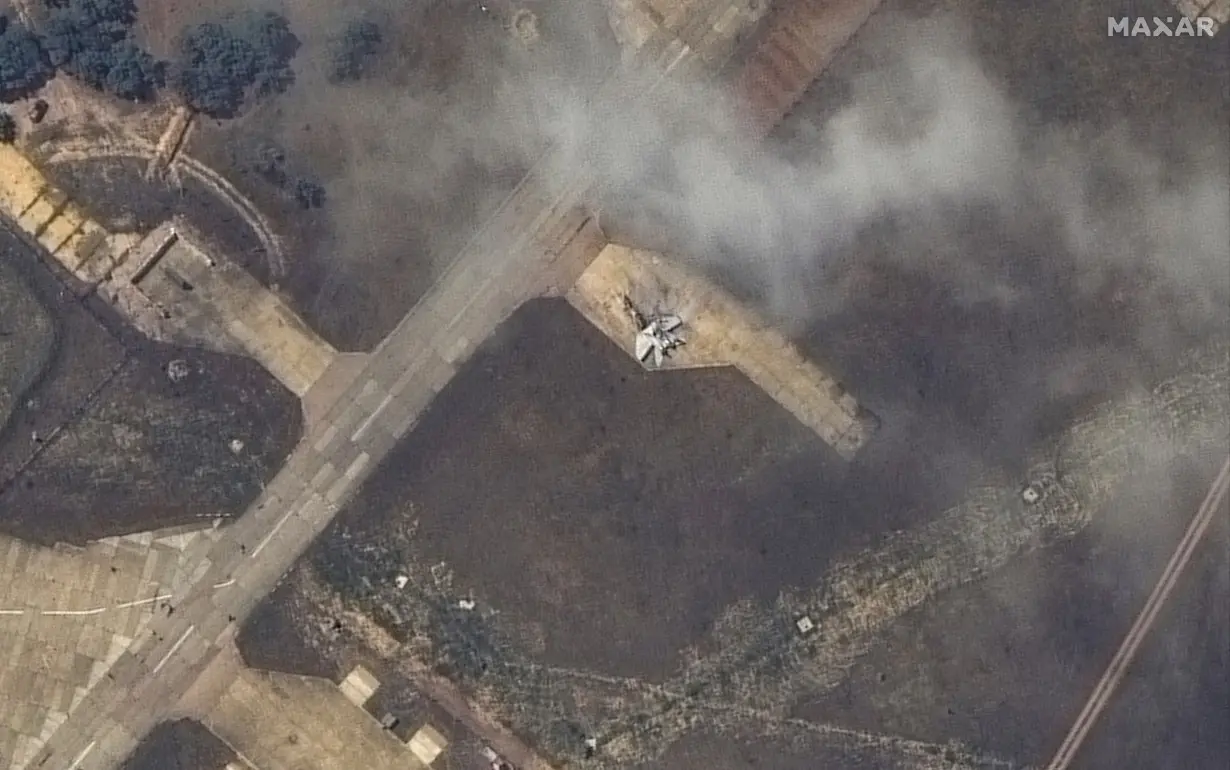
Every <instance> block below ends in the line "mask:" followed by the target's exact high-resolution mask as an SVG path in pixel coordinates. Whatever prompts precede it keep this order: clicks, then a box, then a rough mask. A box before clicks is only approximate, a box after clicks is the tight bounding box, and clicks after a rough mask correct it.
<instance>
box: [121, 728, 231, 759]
mask: <svg viewBox="0 0 1230 770" xmlns="http://www.w3.org/2000/svg"><path fill="white" fill-rule="evenodd" d="M236 759H238V757H237V756H236V755H235V752H234V751H232V750H231V748H230V747H229V746H227V745H226V744H225V743H223V742H222V741H221V740H220V739H219V738H218V737H217V736H215V735H214V734H213V733H211V732H210V731H209V729H208V728H206V727H205V726H204V725H202V724H201V723H200V722H197V721H195V720H192V719H177V720H175V721H174V722H161V723H159V724H158V725H157V726H156V727H154V729H153V730H151V731H150V732H149V734H147V735H146V736H145V738H144V739H143V740H142V741H141V743H140V744H138V745H137V748H136V749H135V750H134V751H133V753H132V754H130V755H129V757H128V759H126V760H124V764H122V765H120V770H219V769H220V768H223V767H226V764H227V763H228V762H234V761H235V760H236Z"/></svg>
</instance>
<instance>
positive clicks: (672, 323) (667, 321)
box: [657, 315, 683, 332]
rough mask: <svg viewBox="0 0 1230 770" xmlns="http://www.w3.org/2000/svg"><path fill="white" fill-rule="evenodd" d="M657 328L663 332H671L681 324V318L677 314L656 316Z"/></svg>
mask: <svg viewBox="0 0 1230 770" xmlns="http://www.w3.org/2000/svg"><path fill="white" fill-rule="evenodd" d="M657 320H658V328H660V329H661V330H662V331H664V332H673V331H675V330H676V329H678V328H679V327H680V326H683V319H682V318H680V317H679V316H677V315H663V316H658V319H657Z"/></svg>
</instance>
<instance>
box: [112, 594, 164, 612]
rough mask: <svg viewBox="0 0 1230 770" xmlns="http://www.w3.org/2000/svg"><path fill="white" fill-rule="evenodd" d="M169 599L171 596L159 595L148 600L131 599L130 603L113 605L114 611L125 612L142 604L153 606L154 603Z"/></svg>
mask: <svg viewBox="0 0 1230 770" xmlns="http://www.w3.org/2000/svg"><path fill="white" fill-rule="evenodd" d="M170 598H171V594H159V595H158V596H151V597H150V598H148V599H133V600H132V601H130V602H124V603H123V604H117V605H115V609H117V610H126V609H128V608H129V607H140V606H141V605H142V604H153V603H154V602H163V601H166V600H167V599H170Z"/></svg>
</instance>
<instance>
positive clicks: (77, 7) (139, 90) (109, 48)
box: [40, 0, 165, 101]
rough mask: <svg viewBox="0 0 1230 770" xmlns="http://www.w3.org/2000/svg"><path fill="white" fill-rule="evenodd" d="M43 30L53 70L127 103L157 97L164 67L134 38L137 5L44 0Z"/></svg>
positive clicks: (129, 0)
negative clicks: (45, 6)
mask: <svg viewBox="0 0 1230 770" xmlns="http://www.w3.org/2000/svg"><path fill="white" fill-rule="evenodd" d="M46 4H47V9H46V11H47V12H46V18H45V19H44V20H43V22H42V24H41V25H40V29H41V32H42V44H43V48H44V50H45V51H46V52H47V58H48V60H49V61H50V64H51V66H53V67H56V68H59V69H63V70H64V71H65V72H67V73H68V74H70V75H72V76H74V77H76V78H77V79H79V80H81V81H82V82H83V83H86V84H88V85H90V86H92V87H94V88H97V89H98V90H100V91H106V92H108V93H112V94H115V95H116V96H119V97H121V98H123V99H131V100H134V101H145V100H148V99H151V98H153V96H154V93H155V92H156V91H157V89H158V88H159V87H160V86H162V84H163V82H164V71H165V67H164V65H163V63H162V62H159V61H157V60H156V59H154V57H153V56H150V55H149V53H148V52H146V51H145V50H144V49H142V48H141V47H140V46H138V45H137V44H136V42H135V41H134V40H133V38H132V28H133V24H135V23H136V20H137V7H136V4H135V3H134V2H133V0H46Z"/></svg>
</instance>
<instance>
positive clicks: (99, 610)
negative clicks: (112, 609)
mask: <svg viewBox="0 0 1230 770" xmlns="http://www.w3.org/2000/svg"><path fill="white" fill-rule="evenodd" d="M106 611H107V608H106V607H95V608H94V609H92V610H43V611H41V612H40V613H39V614H40V615H98V614H101V613H103V612H106Z"/></svg>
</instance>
